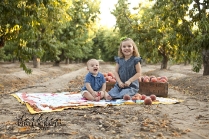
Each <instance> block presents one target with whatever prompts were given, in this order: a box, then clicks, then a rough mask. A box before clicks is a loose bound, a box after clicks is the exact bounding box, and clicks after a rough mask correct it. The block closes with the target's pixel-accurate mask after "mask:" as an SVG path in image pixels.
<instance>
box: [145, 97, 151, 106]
mask: <svg viewBox="0 0 209 139" xmlns="http://www.w3.org/2000/svg"><path fill="white" fill-rule="evenodd" d="M144 104H145V105H151V104H152V99H151V98H150V97H147V98H145V100H144Z"/></svg>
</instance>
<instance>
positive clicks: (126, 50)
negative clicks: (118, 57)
mask: <svg viewBox="0 0 209 139" xmlns="http://www.w3.org/2000/svg"><path fill="white" fill-rule="evenodd" d="M121 51H122V53H123V55H124V56H125V58H129V57H131V56H132V55H133V51H134V46H133V45H132V44H131V43H130V41H124V42H122V45H121Z"/></svg>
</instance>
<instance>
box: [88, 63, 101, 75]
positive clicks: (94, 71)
mask: <svg viewBox="0 0 209 139" xmlns="http://www.w3.org/2000/svg"><path fill="white" fill-rule="evenodd" d="M87 70H89V72H91V73H92V74H93V75H97V74H98V72H99V62H98V61H97V60H91V61H89V62H88V65H87Z"/></svg>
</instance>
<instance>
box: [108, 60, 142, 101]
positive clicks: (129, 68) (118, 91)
mask: <svg viewBox="0 0 209 139" xmlns="http://www.w3.org/2000/svg"><path fill="white" fill-rule="evenodd" d="M115 61H116V63H118V64H119V69H118V75H119V77H120V79H121V81H122V82H123V83H125V82H126V81H127V80H128V79H130V78H131V77H132V76H134V75H135V74H136V69H135V65H136V64H137V63H138V62H141V57H134V56H132V57H131V58H130V59H128V60H127V61H125V59H124V58H120V57H115ZM138 91H139V81H138V79H137V80H135V81H133V82H132V83H131V84H130V86H129V87H125V88H120V87H119V85H118V82H116V84H115V85H114V87H113V88H112V89H111V90H110V91H109V92H108V93H109V95H110V96H111V97H112V98H113V99H116V98H123V96H124V95H125V94H128V95H130V96H134V95H135V94H136V93H137V92H138Z"/></svg>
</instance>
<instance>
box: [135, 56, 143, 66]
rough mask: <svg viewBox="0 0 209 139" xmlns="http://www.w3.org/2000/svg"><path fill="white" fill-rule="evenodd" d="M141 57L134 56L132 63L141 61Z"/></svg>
mask: <svg viewBox="0 0 209 139" xmlns="http://www.w3.org/2000/svg"><path fill="white" fill-rule="evenodd" d="M141 59H142V58H141V57H135V58H134V65H136V64H137V63H139V62H140V63H141Z"/></svg>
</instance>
